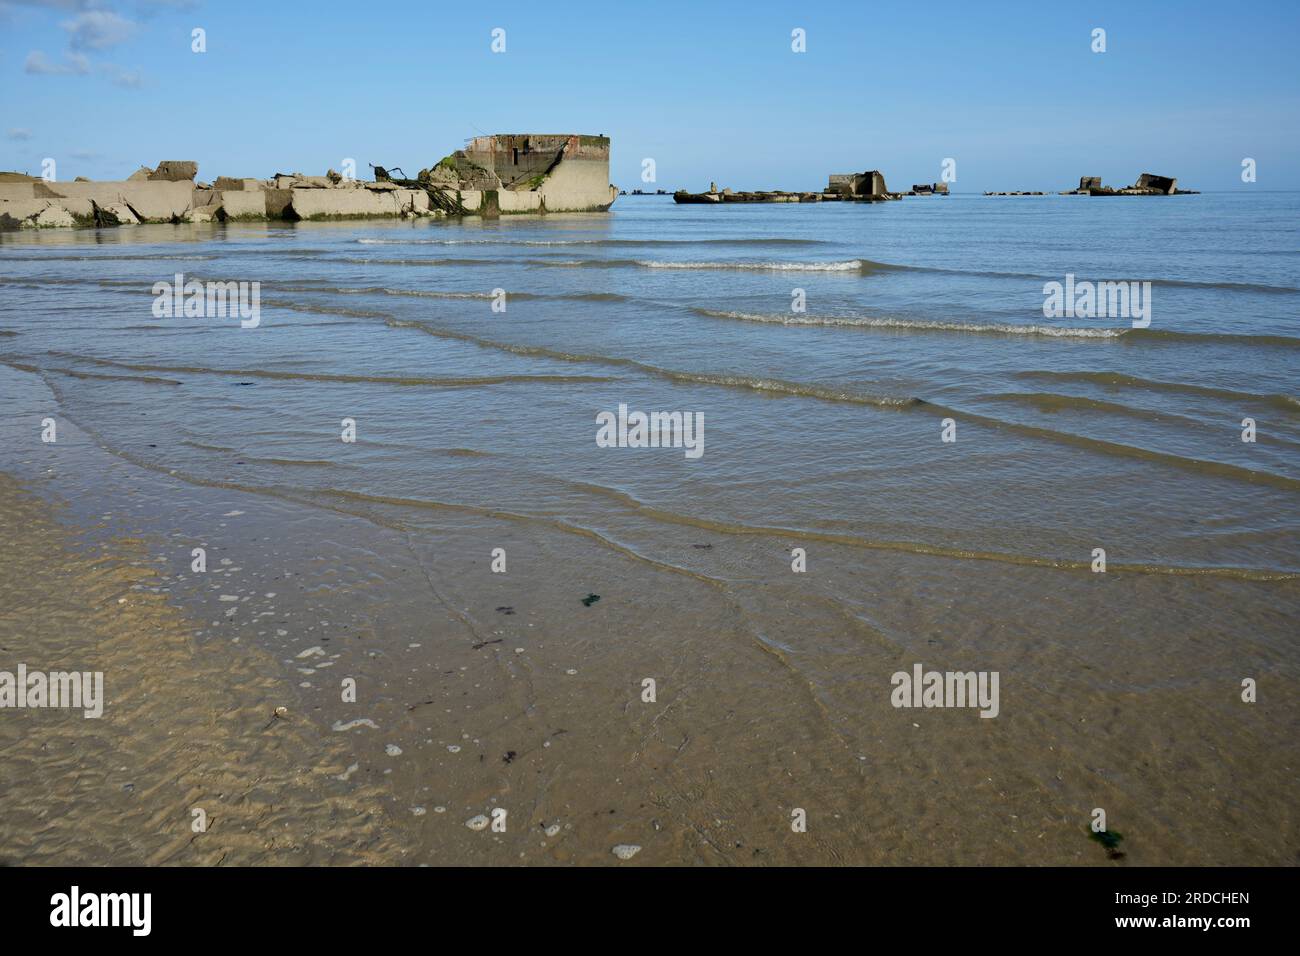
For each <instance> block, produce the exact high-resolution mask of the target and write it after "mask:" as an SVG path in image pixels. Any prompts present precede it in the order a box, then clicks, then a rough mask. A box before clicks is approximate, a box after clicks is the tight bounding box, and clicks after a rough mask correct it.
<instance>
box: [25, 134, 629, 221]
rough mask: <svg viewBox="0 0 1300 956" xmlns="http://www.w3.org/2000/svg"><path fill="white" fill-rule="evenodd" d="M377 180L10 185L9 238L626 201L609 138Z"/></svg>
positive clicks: (499, 139)
mask: <svg viewBox="0 0 1300 956" xmlns="http://www.w3.org/2000/svg"><path fill="white" fill-rule="evenodd" d="M344 165H345V166H346V165H347V164H346V163H345V164H344ZM371 168H372V169H373V170H374V174H373V179H372V180H370V181H362V180H359V179H357V178H356V177H355V175H354V173H355V170H353V169H345V171H344V172H343V173H339V172H335V171H334V170H330V171H329V172H327V173H326V174H325V175H324V176H306V175H303V174H302V173H293V174H283V173H280V174H277V175H275V176H274V177H272V178H270V179H253V178H240V177H231V176H219V177H217V179H215V180H214V181H213V182H211V183H206V182H198V181H197V176H198V163H196V162H193V161H190V160H166V161H164V162H162V163H160V164H159V165H158V166H157V167H156V168H154V169H150V168H148V167H141V168H140V169H139V170H137V171H136V172H135V173H133V174H132V175H131V176H130V177H129V178H128V179H125V180H117V181H91V180H87V179H82V178H78V179H77V180H75V181H73V182H56V181H53V180H52V179H45V178H38V177H35V176H28V175H26V174H23V173H0V229H24V228H28V229H30V228H47V227H49V228H58V227H73V226H90V227H96V226H98V227H104V226H131V225H137V224H139V223H181V222H189V223H208V222H241V221H262V220H271V219H284V220H332V219H372V218H374V219H382V218H390V219H391V218H424V217H430V218H433V217H442V216H484V217H491V216H500V215H510V214H516V213H534V214H540V213H550V212H604V211H607V210H608V209H609V207H610V206H611V205H613V203H614V200H615V198H616V196H617V194H618V190H617V189H616V188H615V187H614V186H612V185H610V183H609V139H608V138H607V137H605V136H582V135H577V134H536V133H522V134H500V135H496V136H478V137H475V138H474V139H471V140H470V141H469V142H468V143H467V144H466V146H465V148H464V149H460V150H457V151H455V152H454V153H452V154H451V155H449V156H446V157H444V158H443V159H441V160H439V161H438V162H437V163H435V164H434V165H433V166H431V167H430V168H428V169H422V170H420V171H419V173H418V174H417V175H416V176H415V177H414V178H411V179H408V178H406V177H405V175H403V176H402V177H397V176H394V175H393V174H392V173H390V172H389V170H387V169H385V168H384V167H382V166H373V167H371ZM396 171H399V170H398V169H397V168H396V167H395V168H394V172H396Z"/></svg>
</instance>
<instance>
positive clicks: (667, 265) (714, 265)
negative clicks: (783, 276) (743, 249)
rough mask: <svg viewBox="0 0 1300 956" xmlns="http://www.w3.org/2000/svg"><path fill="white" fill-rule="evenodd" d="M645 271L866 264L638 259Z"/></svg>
mask: <svg viewBox="0 0 1300 956" xmlns="http://www.w3.org/2000/svg"><path fill="white" fill-rule="evenodd" d="M636 264H637V265H639V266H644V267H645V268H647V269H740V270H744V271H750V272H852V271H854V270H855V269H861V268H862V267H863V266H864V265H866V264H867V263H866V262H865V261H864V260H862V259H849V260H847V261H845V262H666V261H664V260H662V259H638V260H637V263H636Z"/></svg>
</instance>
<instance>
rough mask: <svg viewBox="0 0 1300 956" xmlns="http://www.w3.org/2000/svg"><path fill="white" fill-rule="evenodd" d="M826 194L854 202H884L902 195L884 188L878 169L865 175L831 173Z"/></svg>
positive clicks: (883, 180) (882, 174) (883, 178)
mask: <svg viewBox="0 0 1300 956" xmlns="http://www.w3.org/2000/svg"><path fill="white" fill-rule="evenodd" d="M826 192H827V193H829V194H832V195H834V196H837V197H838V198H840V199H846V200H853V201H856V202H884V201H886V200H888V199H901V198H902V193H891V192H890V191H889V189H888V187H886V186H885V174H884V173H882V172H881V171H880V170H878V169H869V170H867V171H866V172H865V173H831V175H830V180H829V181H828V182H827V184H826Z"/></svg>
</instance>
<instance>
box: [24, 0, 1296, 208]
mask: <svg viewBox="0 0 1300 956" xmlns="http://www.w3.org/2000/svg"><path fill="white" fill-rule="evenodd" d="M487 9H488V10H490V12H484V9H483V7H482V6H481V5H477V4H440V3H439V4H426V3H420V2H418V0H412V2H407V3H386V4H359V3H355V2H352V3H335V2H329V0H318V2H313V3H303V4H298V3H293V2H290V0H276V2H264V3H248V2H242V0H231V2H216V0H207V2H190V0H46V2H42V0H0V71H3V75H2V76H0V169H18V170H25V171H28V172H32V173H39V172H40V165H41V160H42V159H43V158H45V157H53V158H55V159H56V161H57V163H58V178H59V179H71V178H73V177H75V176H78V175H84V176H88V177H90V178H93V179H110V178H122V177H124V176H126V175H127V174H129V173H130V172H131V171H133V170H134V169H135V168H137V167H138V166H139V165H141V164H148V165H154V164H155V163H157V162H158V161H159V160H162V159H195V160H197V161H198V162H199V167H200V169H199V178H200V179H209V180H210V179H211V178H213V177H215V176H217V175H236V176H258V177H265V176H270V175H272V174H274V173H276V172H293V171H302V172H305V173H317V174H319V173H323V172H324V171H325V170H326V169H327V168H329V167H334V168H336V169H337V168H339V165H340V163H341V162H342V160H343V159H344V158H345V157H352V158H354V159H355V160H356V162H357V166H358V171H359V174H360V175H362V176H365V175H367V174H368V172H369V171H368V169H367V166H366V164H367V163H378V164H381V165H386V166H401V167H403V169H404V170H405V171H406V172H407V173H408V174H411V175H414V173H415V172H416V171H417V170H418V169H419V168H420V167H421V166H428V165H431V164H432V163H434V162H436V161H437V160H438V159H439V158H441V157H442V156H444V155H446V154H447V153H449V152H451V151H452V150H453V149H455V148H458V147H459V146H461V145H462V144H463V141H464V140H465V139H466V138H467V137H470V136H473V135H476V134H478V133H494V132H583V133H605V134H607V135H609V136H611V137H612V138H613V144H614V157H613V162H612V167H611V178H612V179H613V181H614V182H616V183H618V184H619V185H620V186H622V187H624V188H629V189H631V188H636V187H641V186H644V185H646V184H643V183H642V181H641V168H642V160H643V159H644V158H646V157H650V158H653V159H654V160H655V163H656V169H657V182H656V183H654V184H652V185H653V186H657V187H662V188H665V189H674V188H677V187H686V188H690V189H703V188H707V186H708V183H709V181H710V180H715V181H717V182H718V184H719V186H724V185H725V186H732V187H733V188H752V189H763V188H777V187H783V188H791V189H796V188H798V189H809V188H819V187H821V186H822V185H824V184H825V181H826V174H827V173H830V172H849V171H860V170H864V169H873V168H875V169H881V170H882V171H884V173H885V175H886V179H887V181H888V182H889V184H890V187H891V188H899V187H906V186H908V185H910V184H911V183H913V182H929V181H934V180H937V179H939V177H940V170H941V164H942V161H943V160H944V159H945V158H949V157H951V158H953V159H955V160H956V172H957V181H956V182H955V183H954V184H953V188H954V189H956V190H958V191H978V190H984V189H1016V188H1027V189H1060V188H1065V187H1067V186H1070V185H1072V184H1074V183H1077V181H1078V177H1079V176H1081V175H1085V174H1087V175H1099V176H1102V177H1103V179H1104V181H1105V182H1106V183H1108V184H1112V185H1123V184H1127V183H1130V182H1132V181H1133V180H1134V179H1135V178H1136V176H1137V174H1138V173H1140V172H1143V171H1151V172H1157V173H1166V174H1169V175H1176V176H1178V177H1179V179H1180V183H1181V184H1182V185H1184V186H1187V187H1189V188H1201V189H1233V188H1247V187H1244V186H1243V184H1242V182H1241V162H1242V160H1243V158H1246V157H1249V158H1253V159H1255V160H1256V161H1257V164H1258V183H1257V184H1256V185H1255V186H1253V187H1250V188H1256V189H1261V190H1263V189H1288V188H1297V183H1300V148H1298V147H1300V124H1298V123H1297V120H1298V119H1300V68H1298V67H1297V62H1296V61H1297V57H1298V56H1300V3H1297V2H1294V0H1287V2H1252V3H1245V4H1236V5H1228V4H1224V3H1219V4H1210V3H1175V2H1168V3H1141V2H1126V3H1092V2H1090V3H1068V4H1066V3H1062V4H1054V3H1050V2H1042V0H1040V2H1026V3H997V2H981V3H974V2H970V3H965V4H957V3H952V4H949V3H943V2H927V3H884V2H870V3H862V2H854V3H830V2H827V3H768V2H761V0H754V2H746V3H708V2H696V3H675V2H654V3H629V2H604V3H588V2H572V3H565V2H560V0H556V2H551V3H545V2H537V0H533V2H529V3H511V2H495V3H493V4H491V5H487ZM402 10H407V11H410V12H409V14H408V15H407V16H405V17H403V16H402V14H401V12H400V11H402ZM195 27H201V28H203V29H204V30H205V31H206V38H207V52H206V53H202V54H197V53H194V52H192V51H191V31H192V30H193V29H194V28H195ZM498 27H499V28H502V29H504V30H505V31H506V33H505V42H506V50H505V52H504V53H493V52H492V50H491V43H492V35H491V34H492V30H493V29H494V28H498ZM795 28H801V29H803V30H804V31H806V38H807V40H806V43H807V51H806V52H804V53H794V52H792V50H791V31H792V30H794V29H795ZM1095 28H1101V29H1104V30H1105V31H1106V52H1104V53H1094V52H1093V51H1092V49H1091V47H1092V44H1093V39H1092V32H1093V30H1094V29H1095Z"/></svg>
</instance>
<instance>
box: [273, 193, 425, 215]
mask: <svg viewBox="0 0 1300 956" xmlns="http://www.w3.org/2000/svg"><path fill="white" fill-rule="evenodd" d="M289 192H291V193H292V195H291V197H290V201H289V204H288V207H287V208H286V209H285V210H284V215H285V217H286V218H293V219H353V218H366V217H374V216H400V215H402V214H403V213H415V214H418V213H428V212H429V194H428V193H426V192H425V191H424V190H422V189H386V190H376V189H364V188H360V189H357V188H349V189H293V190H289Z"/></svg>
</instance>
